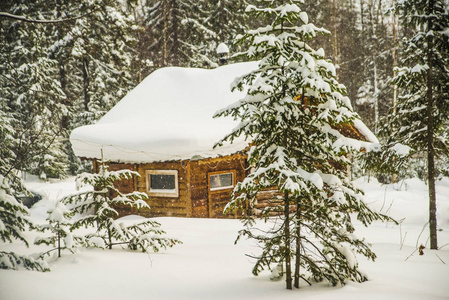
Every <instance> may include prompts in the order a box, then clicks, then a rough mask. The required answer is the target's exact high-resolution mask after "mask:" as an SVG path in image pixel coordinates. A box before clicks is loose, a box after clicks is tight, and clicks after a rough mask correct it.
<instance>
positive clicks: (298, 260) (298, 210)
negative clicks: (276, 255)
mask: <svg viewBox="0 0 449 300" xmlns="http://www.w3.org/2000/svg"><path fill="white" fill-rule="evenodd" d="M300 220H301V204H300V199H298V200H297V202H296V222H298V223H297V224H296V255H295V258H296V259H295V288H297V289H299V278H300V274H299V271H300V264H301V227H300V223H299V222H300Z"/></svg>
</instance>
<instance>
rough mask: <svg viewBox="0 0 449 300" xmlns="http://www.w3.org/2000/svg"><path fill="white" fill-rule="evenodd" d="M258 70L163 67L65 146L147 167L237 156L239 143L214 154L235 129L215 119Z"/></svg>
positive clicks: (361, 126) (79, 130)
mask: <svg viewBox="0 0 449 300" xmlns="http://www.w3.org/2000/svg"><path fill="white" fill-rule="evenodd" d="M256 68H257V62H247V63H237V64H231V65H225V66H221V67H218V68H216V69H195V68H179V67H167V68H161V69H158V70H156V71H155V72H153V73H152V74H150V75H149V76H148V77H147V78H145V80H143V81H142V82H141V83H140V84H139V85H138V86H137V87H135V88H134V89H133V90H132V91H130V92H129V93H128V94H127V95H126V96H125V97H124V98H123V99H122V100H121V101H120V102H119V103H118V104H117V105H116V106H115V107H114V108H112V110H110V111H109V112H108V113H107V114H106V115H105V116H103V118H101V119H100V120H99V121H98V122H97V123H96V124H94V125H87V126H82V127H79V128H76V129H75V130H73V131H72V134H71V136H70V141H71V143H72V147H73V150H74V152H75V154H76V155H77V156H79V157H86V158H100V157H101V150H103V157H104V158H105V159H108V160H111V161H115V162H128V163H147V162H154V161H170V160H183V159H191V158H193V157H203V158H209V157H218V156H224V155H230V154H233V153H236V152H238V151H242V150H243V149H245V147H247V146H248V141H245V140H244V139H243V138H241V139H238V140H234V142H233V143H232V144H229V143H225V144H224V145H223V146H222V147H218V148H216V149H213V146H214V144H215V143H217V142H218V141H220V140H221V139H222V138H223V137H224V136H225V135H226V134H228V133H230V132H231V130H232V129H233V128H234V127H235V126H237V125H238V124H237V122H236V121H233V120H232V119H231V118H216V119H214V118H212V116H213V115H214V113H215V112H216V111H218V110H220V109H222V108H224V107H227V106H228V105H230V104H232V103H233V102H235V101H237V100H239V99H241V98H243V96H244V95H243V93H242V92H238V91H235V92H231V89H230V85H231V83H232V82H233V81H234V79H235V78H236V77H237V76H241V75H243V74H246V73H248V72H250V71H252V70H254V69H256ZM354 125H355V127H356V128H357V129H358V130H359V131H360V132H361V133H362V134H363V135H365V136H366V137H367V139H368V141H371V142H376V141H377V139H376V138H375V136H374V135H373V134H372V133H371V132H370V131H369V129H368V128H366V126H365V125H364V124H363V123H362V122H361V121H360V122H357V123H355V124H354Z"/></svg>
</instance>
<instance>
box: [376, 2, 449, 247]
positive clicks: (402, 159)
mask: <svg viewBox="0 0 449 300" xmlns="http://www.w3.org/2000/svg"><path fill="white" fill-rule="evenodd" d="M395 10H396V13H397V14H398V15H399V16H400V17H399V18H400V21H401V23H402V26H403V27H404V28H408V30H409V31H412V32H413V34H411V35H410V37H409V38H407V37H406V38H404V40H403V48H404V50H403V51H404V53H403V57H402V59H401V60H400V66H399V67H398V68H397V69H396V73H397V75H396V76H395V77H394V79H393V83H394V84H396V85H397V87H398V89H399V92H400V94H399V98H398V100H397V105H396V106H395V107H394V109H392V111H391V113H390V114H389V115H388V116H387V117H386V118H385V119H384V121H383V124H384V127H383V128H382V129H381V132H380V134H381V136H383V137H384V139H385V143H384V146H383V148H382V153H381V155H378V153H376V152H373V153H371V154H370V156H369V158H368V163H370V164H371V165H375V167H376V168H378V169H380V170H387V171H390V172H397V171H398V169H399V168H400V167H401V166H404V165H407V163H408V162H409V161H410V159H413V158H415V157H416V156H422V157H426V158H427V178H428V186H429V226H430V248H431V249H437V248H438V244H437V219H436V195H435V178H436V176H437V174H438V167H437V166H438V164H435V160H436V159H441V160H442V161H444V160H447V157H448V156H449V147H448V146H449V139H448V131H449V126H448V125H449V121H448V120H449V119H448V116H447V112H448V111H449V85H448V84H447V83H448V82H449V38H448V36H449V34H448V28H449V3H448V1H446V0H419V1H411V0H406V1H401V2H398V4H397V5H396V7H395ZM403 145H405V146H407V147H408V148H405V147H403ZM404 149H406V150H407V151H406V153H401V152H404V151H401V150H404ZM408 150H409V151H408ZM400 154H405V155H400ZM379 158H380V160H379Z"/></svg>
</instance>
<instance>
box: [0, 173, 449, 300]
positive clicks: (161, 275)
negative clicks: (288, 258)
mask: <svg viewBox="0 0 449 300" xmlns="http://www.w3.org/2000/svg"><path fill="white" fill-rule="evenodd" d="M357 183H358V184H359V185H360V186H361V187H362V188H363V189H364V190H365V192H366V199H367V202H368V203H371V205H372V206H373V207H375V208H378V209H382V210H383V211H384V212H387V213H389V214H390V215H391V216H392V217H394V218H396V219H397V220H403V221H402V224H401V225H400V226H395V225H393V224H391V223H390V224H385V223H375V224H373V225H372V226H371V227H369V228H365V227H363V226H362V225H361V224H358V223H356V228H357V230H356V234H357V235H358V236H359V237H361V236H364V237H366V239H367V240H368V241H369V242H370V243H372V244H373V250H374V251H375V252H376V254H377V256H378V259H377V260H376V262H370V261H366V260H365V259H363V258H360V259H359V263H360V266H361V268H362V269H363V270H364V272H366V273H367V274H368V276H369V278H370V281H368V282H365V283H352V282H350V283H348V284H346V285H345V286H343V287H331V286H329V285H326V284H320V285H315V286H312V287H309V286H307V285H304V286H303V287H302V288H301V289H299V290H293V291H288V290H285V287H284V286H285V283H284V281H278V282H273V281H270V279H269V276H270V274H269V273H268V272H267V273H263V274H262V275H261V276H259V277H254V276H252V275H251V269H252V266H253V261H252V260H251V259H249V258H248V257H247V256H245V253H251V252H254V251H257V249H255V248H253V245H252V243H251V241H241V242H239V243H238V244H237V245H234V240H235V237H236V235H237V231H238V230H239V229H240V228H241V223H240V222H239V221H238V220H212V219H181V218H158V219H157V220H158V221H159V222H160V223H162V227H163V229H165V230H166V231H167V233H168V235H170V236H172V237H176V238H178V239H180V240H182V241H183V244H182V245H177V246H175V247H174V248H171V249H169V250H166V251H163V252H160V253H142V252H132V251H128V250H122V249H120V248H116V249H113V250H100V249H81V250H80V252H79V253H76V254H70V253H64V254H63V257H62V258H60V259H57V260H55V261H52V262H50V267H51V270H52V271H51V272H47V273H39V272H34V271H25V270H19V271H11V270H9V271H6V270H0V299H1V300H18V299H26V300H29V299H33V300H40V299H42V300H53V299H54V300H70V299H76V300H79V299H83V300H87V299H95V300H97V299H108V300H113V299H120V300H122V299H133V300H138V299H145V300H151V299H155V300H159V299H161V300H162V299H167V300H168V299H170V300H174V299H195V300H197V299H270V300H272V299H302V300H304V299H326V300H327V299H364V300H366V299H394V300H397V299H407V300H409V299H426V300H428V299H449V179H444V180H443V181H439V182H438V183H437V201H438V222H439V224H438V227H439V229H440V231H439V232H438V243H439V245H440V246H441V247H442V249H441V250H438V251H434V250H430V249H428V247H429V243H428V236H429V233H428V232H429V230H428V226H427V225H426V223H427V219H428V217H427V215H428V197H427V189H426V185H425V184H424V183H423V182H421V181H419V180H418V179H410V180H406V181H404V182H402V183H401V184H397V185H380V184H378V183H377V182H376V181H375V180H371V181H370V182H367V181H366V178H364V179H359V180H358V181H357ZM27 185H28V187H29V188H30V189H31V190H33V191H36V192H39V193H40V194H42V195H43V196H44V199H43V200H42V201H40V202H38V203H36V204H35V205H34V206H33V207H32V208H31V209H30V212H31V217H32V219H33V220H34V221H36V222H43V220H45V218H46V211H47V209H48V208H50V207H53V206H54V203H55V201H56V199H58V198H60V197H62V196H64V195H67V194H70V193H74V192H75V182H74V180H73V178H70V179H68V180H65V181H62V182H53V183H40V182H38V181H31V182H28V183H27ZM137 218H139V217H137V216H129V217H126V218H124V221H125V222H132V221H133V220H135V219H137ZM38 235H40V233H35V232H29V233H27V234H26V236H27V237H28V240H29V241H30V243H32V241H33V240H34V238H35V237H36V236H38ZM421 244H423V245H425V246H426V249H424V255H422V256H420V255H418V252H417V251H415V250H416V248H417V247H418V246H419V245H421ZM445 245H446V246H445ZM0 247H1V249H2V250H7V251H16V252H17V253H21V254H25V253H34V252H41V251H43V250H44V249H45V248H44V247H42V246H34V245H32V246H31V247H30V248H29V249H27V248H26V247H25V246H24V245H22V244H20V243H14V244H0Z"/></svg>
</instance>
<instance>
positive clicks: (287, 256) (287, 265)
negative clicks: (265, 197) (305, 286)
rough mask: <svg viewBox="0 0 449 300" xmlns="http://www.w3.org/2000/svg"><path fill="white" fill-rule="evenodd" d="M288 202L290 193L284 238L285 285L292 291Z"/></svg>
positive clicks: (288, 210)
mask: <svg viewBox="0 0 449 300" xmlns="http://www.w3.org/2000/svg"><path fill="white" fill-rule="evenodd" d="M289 204H290V203H289V201H288V191H285V192H284V217H285V225H284V238H285V253H284V257H285V274H286V278H285V283H286V285H287V289H289V290H291V289H292V269H291V261H290V256H291V255H290V205H289Z"/></svg>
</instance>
